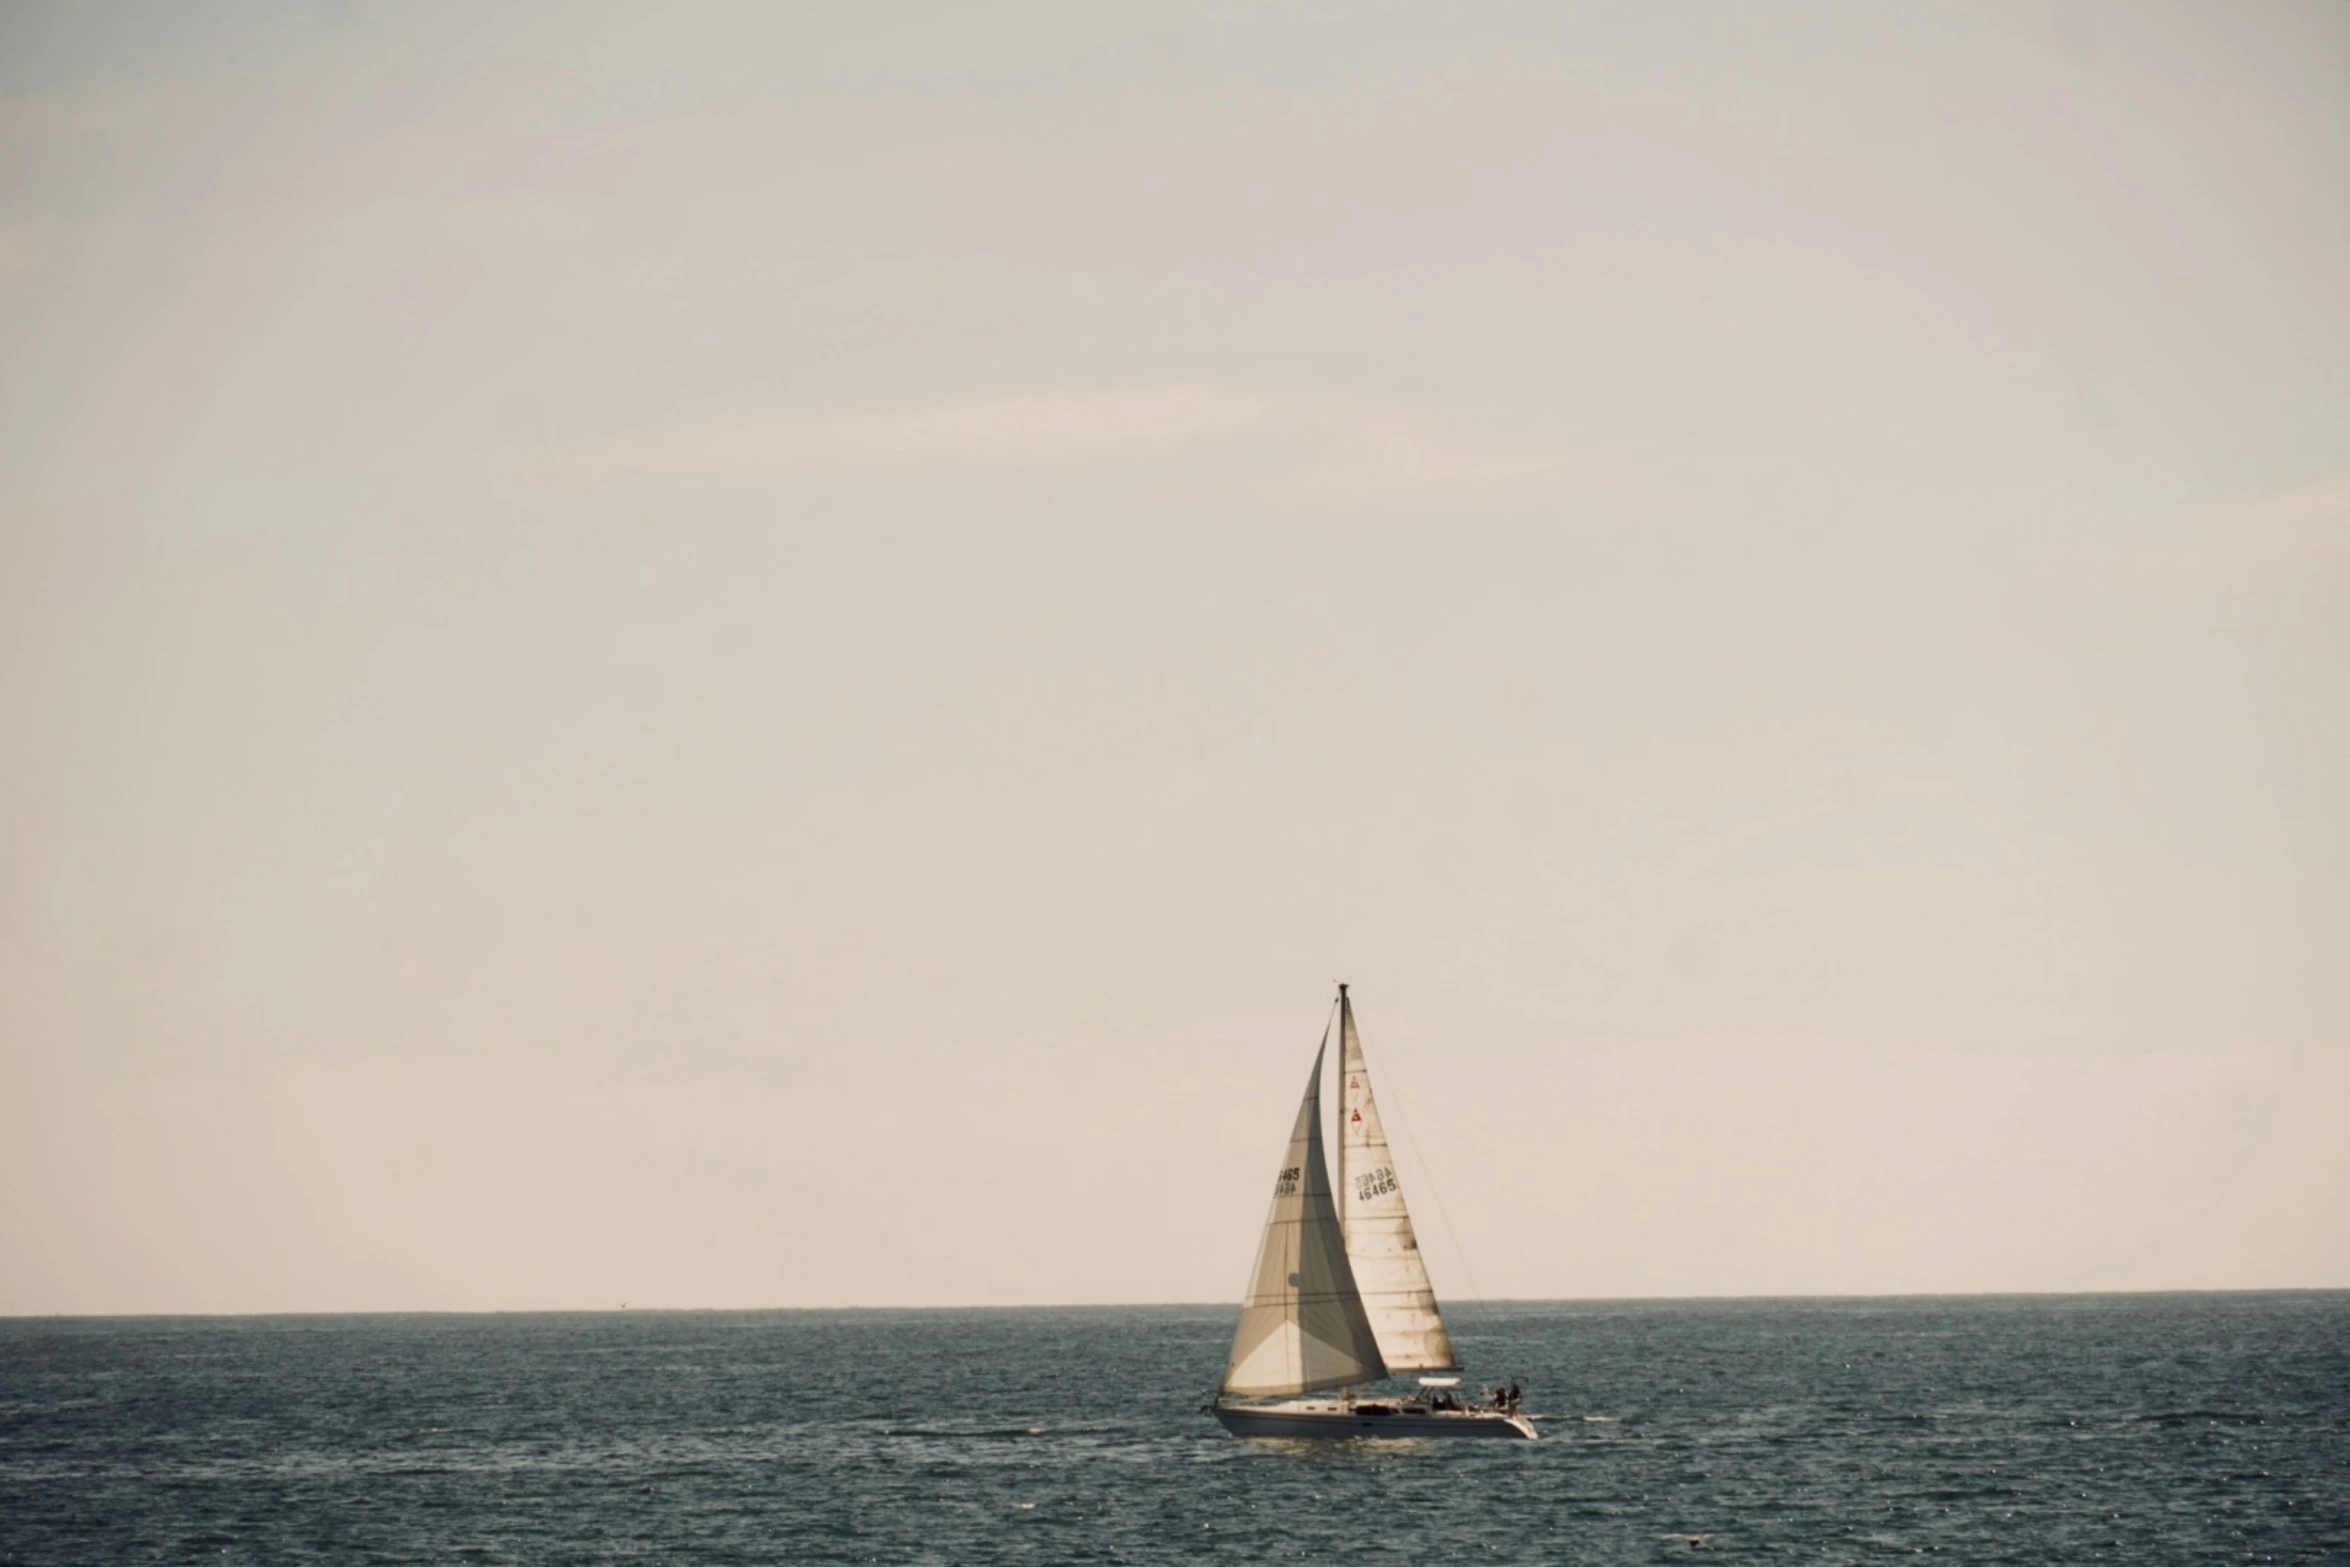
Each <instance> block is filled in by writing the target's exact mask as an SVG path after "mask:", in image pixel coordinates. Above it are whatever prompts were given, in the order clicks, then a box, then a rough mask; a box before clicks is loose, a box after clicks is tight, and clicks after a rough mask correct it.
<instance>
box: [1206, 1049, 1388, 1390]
mask: <svg viewBox="0 0 2350 1567" xmlns="http://www.w3.org/2000/svg"><path fill="white" fill-rule="evenodd" d="M1327 1049H1328V1040H1327V1038H1326V1037H1325V1040H1324V1045H1323V1049H1322V1050H1317V1051H1315V1052H1314V1072H1313V1075H1312V1076H1311V1077H1309V1078H1307V1079H1306V1094H1305V1100H1304V1102H1303V1103H1301V1104H1300V1105H1299V1106H1298V1107H1297V1127H1296V1129H1295V1130H1294V1131H1292V1132H1291V1133H1290V1134H1289V1151H1288V1152H1287V1153H1286V1154H1284V1155H1283V1156H1282V1159H1281V1171H1280V1174H1279V1176H1278V1177H1276V1179H1275V1180H1274V1183H1273V1207H1272V1211H1271V1212H1270V1213H1268V1214H1267V1215H1266V1216H1265V1239H1264V1243H1263V1244H1262V1245H1261V1246H1260V1247H1259V1248H1258V1250H1257V1266H1256V1272H1255V1273H1254V1275H1252V1276H1251V1278H1250V1280H1249V1286H1248V1296H1247V1298H1246V1299H1245V1300H1243V1301H1242V1302H1241V1307H1240V1327H1239V1329H1238V1331H1236V1332H1235V1333H1234V1334H1233V1335H1232V1357H1231V1359H1230V1360H1229V1361H1228V1362H1226V1364H1225V1368H1224V1391H1225V1392H1227V1393H1241V1394H1269V1393H1309V1392H1313V1391H1315V1390H1317V1389H1321V1388H1333V1387H1345V1386H1348V1385H1350V1384H1352V1383H1357V1382H1376V1381H1377V1380H1379V1378H1381V1377H1383V1376H1385V1375H1386V1374H1387V1368H1386V1367H1385V1366H1384V1365H1383V1364H1382V1363H1381V1361H1380V1358H1379V1340H1378V1339H1377V1338H1376V1337H1375V1336H1374V1335H1373V1334H1372V1331H1371V1324H1370V1320H1369V1319H1368V1318H1367V1317H1366V1316H1365V1315H1364V1313H1363V1298H1362V1296H1361V1294H1360V1293H1359V1292H1358V1291H1357V1290H1356V1288H1355V1278H1354V1272H1353V1270H1352V1269H1351V1268H1349V1267H1348V1266H1347V1259H1346V1240H1345V1237H1344V1236H1342V1235H1341V1234H1340V1233H1339V1228H1338V1207H1337V1204H1336V1203H1335V1202H1334V1201H1333V1200H1332V1196H1331V1191H1330V1174H1329V1168H1328V1166H1327V1165H1326V1164H1325V1163H1324V1160H1323V1155H1322V1057H1323V1055H1324V1053H1325V1052H1326V1051H1327Z"/></svg>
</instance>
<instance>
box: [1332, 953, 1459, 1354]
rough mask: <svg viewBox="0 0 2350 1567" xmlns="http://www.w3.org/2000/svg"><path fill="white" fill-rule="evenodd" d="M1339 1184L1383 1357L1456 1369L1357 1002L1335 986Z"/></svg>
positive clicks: (1351, 1249)
mask: <svg viewBox="0 0 2350 1567" xmlns="http://www.w3.org/2000/svg"><path fill="white" fill-rule="evenodd" d="M1338 1035H1339V1044H1338V1070H1339V1080H1340V1083H1341V1085H1342V1086H1341V1091H1340V1094H1339V1104H1340V1109H1339V1123H1338V1181H1339V1196H1338V1200H1339V1207H1340V1211H1341V1213H1342V1214H1343V1215H1344V1229H1345V1235H1346V1255H1347V1261H1348V1263H1349V1264H1350V1265H1351V1266H1352V1268H1353V1271H1354V1279H1355V1287H1356V1288H1357V1289H1358V1290H1359V1291H1361V1293H1362V1298H1363V1312H1364V1315H1366V1316H1367V1317H1369V1318H1370V1321H1371V1330H1372V1332H1373V1333H1374V1334H1375V1335H1376V1336H1377V1337H1378V1340H1379V1355H1380V1358H1381V1359H1382V1360H1383V1361H1385V1362H1386V1365H1387V1369H1388V1370H1390V1371H1450V1370H1452V1369H1454V1363H1453V1358H1452V1338H1451V1335H1449V1334H1447V1333H1446V1332H1445V1331H1444V1318H1443V1316H1442V1315H1440V1314H1439V1313H1438V1311H1437V1309H1436V1291H1435V1289H1434V1287H1433V1286H1431V1285H1430V1284H1429V1282H1428V1264H1427V1262H1426V1261H1425V1260H1424V1259H1423V1258H1422V1257H1421V1255H1420V1243H1419V1240H1418V1238H1417V1237H1415V1236H1414V1235H1413V1234H1412V1216H1411V1213H1410V1212H1409V1210H1407V1209H1406V1208H1405V1207H1404V1201H1403V1186H1402V1183H1401V1182H1399V1181H1398V1180H1397V1178H1396V1174H1395V1156H1394V1154H1393V1153H1392V1152H1390V1151H1389V1149H1388V1146H1387V1129H1386V1128H1385V1127H1384V1126H1382V1125H1381V1124H1380V1121H1379V1105H1378V1101H1377V1100H1375V1099H1373V1098H1372V1096H1371V1074H1370V1071H1369V1070H1368V1069H1367V1068H1366V1067H1365V1066H1364V1064H1363V1041H1362V1036H1361V1035H1359V1034H1357V1033H1356V1032H1355V1012H1354V1003H1353V1002H1351V1001H1349V1000H1348V999H1347V995H1346V987H1344V986H1343V985H1342V986H1340V987H1339V991H1338Z"/></svg>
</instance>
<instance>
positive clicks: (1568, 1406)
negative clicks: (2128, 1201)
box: [0, 1292, 2350, 1567]
mask: <svg viewBox="0 0 2350 1567" xmlns="http://www.w3.org/2000/svg"><path fill="white" fill-rule="evenodd" d="M1452 1315H1453V1319H1454V1329H1455V1337H1456V1339H1457V1341H1458V1343H1459V1346H1460V1348H1461V1351H1462V1353H1463V1354H1464V1356H1465V1357H1466V1358H1467V1359H1468V1362H1469V1368H1470V1373H1471V1380H1472V1381H1474V1380H1475V1377H1476V1375H1477V1374H1479V1373H1483V1374H1486V1375H1488V1376H1491V1377H1495V1378H1499V1377H1503V1376H1507V1375H1510V1374H1515V1375H1517V1376H1519V1377H1521V1378H1523V1379H1524V1381H1525V1383H1526V1386H1527V1389H1528V1394H1527V1407H1528V1408H1529V1409H1530V1410H1531V1411H1532V1412H1534V1413H1535V1414H1536V1415H1537V1416H1539V1417H1541V1418H1542V1425H1543V1440H1541V1441H1540V1442H1532V1443H1526V1442H1451V1443H1443V1442H1438V1443H1426V1444H1421V1443H1364V1442H1327V1443H1276V1442H1243V1441H1238V1440H1235V1439H1234V1438H1232V1437H1229V1436H1227V1435H1225V1434H1224V1432H1223V1431H1222V1429H1221V1428H1220V1427H1218V1426H1217V1425H1215V1423H1214V1422H1213V1421H1211V1420H1209V1419H1208V1418H1207V1417H1205V1416H1204V1415H1202V1414H1200V1413H1199V1412H1198V1406H1199V1404H1200V1403H1201V1401H1202V1398H1203V1396H1204V1395H1205V1393H1206V1391H1207V1390H1208V1388H1209V1386H1210V1384H1211V1383H1212V1382H1213V1380H1214V1378H1215V1376H1216V1374H1217V1372H1218V1371H1219V1370H1220V1369H1221V1365H1222V1359H1223V1351H1224V1344H1225V1339H1226V1336H1227V1335H1228V1334H1229V1332H1230V1330H1231V1323H1232V1312H1231V1311H1230V1310H1229V1309H1222V1308H1218V1309H1209V1308H1200V1307H1107V1308H1098V1309H1083V1310H1023V1311H903V1312H895V1311H856V1312H850V1311H842V1312H745V1313H642V1312H627V1313H610V1314H587V1315H550V1316H447V1317H435V1316H394V1317H275V1318H177V1319H172V1318H140V1319H117V1320H99V1319H67V1320H15V1321H6V1322H0V1561H6V1562H9V1563H41V1564H55V1563H82V1562H90V1563H106V1564H109V1567H112V1564H124V1563H135V1562H271V1563H279V1562H336V1563H346V1562H348V1563H361V1562H453V1561H475V1562H548V1563H554V1562H582V1563H585V1562H637V1561H660V1562H887V1563H898V1562H939V1563H956V1564H964V1563H985V1562H1173V1561H1193V1560H1201V1559H1220V1560H1222V1559H1228V1560H1242V1561H1246V1560H1267V1561H1306V1562H1335V1561H1340V1560H1345V1561H1349V1562H1356V1561H1363V1562H1396V1563H1404V1562H1412V1563H1420V1562H1448V1561H1460V1562H1493V1561H1526V1562H1645V1561H1664V1560H1691V1559H1696V1558H1697V1556H1698V1555H1699V1554H1700V1553H1705V1554H1708V1555H1710V1557H1712V1558H1725V1559H1750V1560H1761V1559H1794V1560H1802V1561H1811V1562H1843V1561H1878V1560H1883V1559H1887V1558H1891V1557H1906V1556H1914V1555H1920V1554H1924V1555H1940V1556H1945V1557H1949V1558H1953V1559H1957V1560H1962V1561H1968V1562H2031V1563H2043V1562H2059V1561H2062V1562H2073V1561H2113V1562H2131V1563H2157V1562H2236V1561H2245V1562H2254V1561H2278V1562H2320V1561H2326V1562H2346V1561H2350V1293H2342V1292H2326V1293H2294V1294H2274V1295H2262V1294H2241V1295H2167V1296H2076V1297H2004V1298H2001V1297H1987V1298H1965V1299H1911V1300H1796V1301H1733V1302H1722V1301H1705V1302H1655V1301H1649V1302H1574V1303H1518V1304H1489V1305H1483V1306H1479V1305H1474V1304H1472V1305H1464V1306H1461V1307H1458V1308H1456V1309H1455V1310H1454V1312H1453V1314H1452Z"/></svg>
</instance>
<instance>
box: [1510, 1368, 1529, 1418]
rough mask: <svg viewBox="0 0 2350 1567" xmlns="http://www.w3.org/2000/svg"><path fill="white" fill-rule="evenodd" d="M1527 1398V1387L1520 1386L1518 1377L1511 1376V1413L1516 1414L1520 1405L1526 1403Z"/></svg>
mask: <svg viewBox="0 0 2350 1567" xmlns="http://www.w3.org/2000/svg"><path fill="white" fill-rule="evenodd" d="M1525 1400H1526V1392H1525V1389H1523V1388H1521V1387H1519V1386H1518V1379H1517V1378H1516V1377H1512V1378H1510V1413H1511V1414H1513V1415H1514V1414H1516V1413H1517V1412H1518V1406H1519V1405H1520V1404H1522V1403H1524V1402H1525Z"/></svg>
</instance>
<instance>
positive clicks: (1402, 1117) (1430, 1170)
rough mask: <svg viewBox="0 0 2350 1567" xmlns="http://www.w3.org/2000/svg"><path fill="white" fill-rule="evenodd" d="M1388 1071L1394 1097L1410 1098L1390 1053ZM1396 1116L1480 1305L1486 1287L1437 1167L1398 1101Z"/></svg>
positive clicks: (1446, 1233) (1407, 1087) (1476, 1300)
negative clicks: (1446, 1198)
mask: <svg viewBox="0 0 2350 1567" xmlns="http://www.w3.org/2000/svg"><path fill="white" fill-rule="evenodd" d="M1387 1075H1388V1077H1389V1079H1390V1080H1393V1081H1395V1086H1396V1087H1397V1088H1400V1089H1402V1090H1403V1092H1402V1093H1401V1094H1400V1095H1398V1096H1397V1097H1398V1098H1399V1099H1409V1098H1410V1097H1411V1092H1412V1091H1411V1088H1410V1086H1409V1085H1408V1084H1405V1083H1404V1082H1402V1081H1401V1080H1400V1079H1401V1078H1402V1075H1403V1074H1402V1073H1400V1072H1398V1071H1396V1069H1395V1057H1394V1056H1393V1055H1390V1056H1389V1057H1388V1058H1387ZM1381 1113H1382V1114H1384V1113H1385V1112H1384V1111H1382V1112H1381ZM1395 1118H1396V1120H1397V1121H1399V1122H1401V1123H1402V1125H1403V1135H1404V1137H1405V1139H1406V1140H1407V1141H1409V1142H1410V1143H1411V1145H1412V1157H1413V1158H1414V1159H1415V1160H1417V1161H1419V1165H1420V1174H1421V1175H1422V1176H1423V1177H1425V1178H1426V1180H1427V1182H1428V1195H1429V1196H1431V1197H1433V1198H1435V1199H1436V1216H1437V1217H1438V1218H1440V1219H1442V1220H1443V1221H1444V1233H1445V1236H1446V1237H1447V1238H1448V1239H1449V1240H1451V1242H1452V1249H1453V1254H1454V1255H1455V1256H1457V1257H1459V1258H1460V1259H1461V1271H1462V1272H1463V1273H1465V1274H1467V1275H1468V1276H1469V1298H1470V1299H1471V1300H1473V1301H1475V1302H1477V1304H1479V1305H1480V1306H1481V1305H1483V1304H1485V1289H1484V1286H1483V1285H1481V1284H1479V1283H1478V1282H1477V1269H1476V1267H1475V1265H1474V1264H1472V1263H1471V1262H1470V1261H1469V1248H1468V1247H1466V1246H1463V1245H1462V1244H1461V1236H1460V1232H1459V1231H1458V1230H1456V1229H1454V1228H1453V1227H1452V1210H1451V1209H1449V1208H1447V1207H1445V1205H1444V1193H1443V1192H1441V1191H1439V1190H1438V1189H1437V1186H1436V1167H1435V1166H1434V1165H1431V1164H1430V1163H1429V1162H1428V1156H1427V1155H1426V1154H1424V1153H1422V1152H1421V1151H1420V1138H1419V1134H1418V1133H1416V1132H1414V1131H1413V1130H1412V1118H1411V1116H1410V1114H1409V1113H1408V1112H1406V1111H1405V1109H1404V1108H1403V1106H1402V1105H1401V1104H1398V1105H1397V1106H1396V1107H1395Z"/></svg>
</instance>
